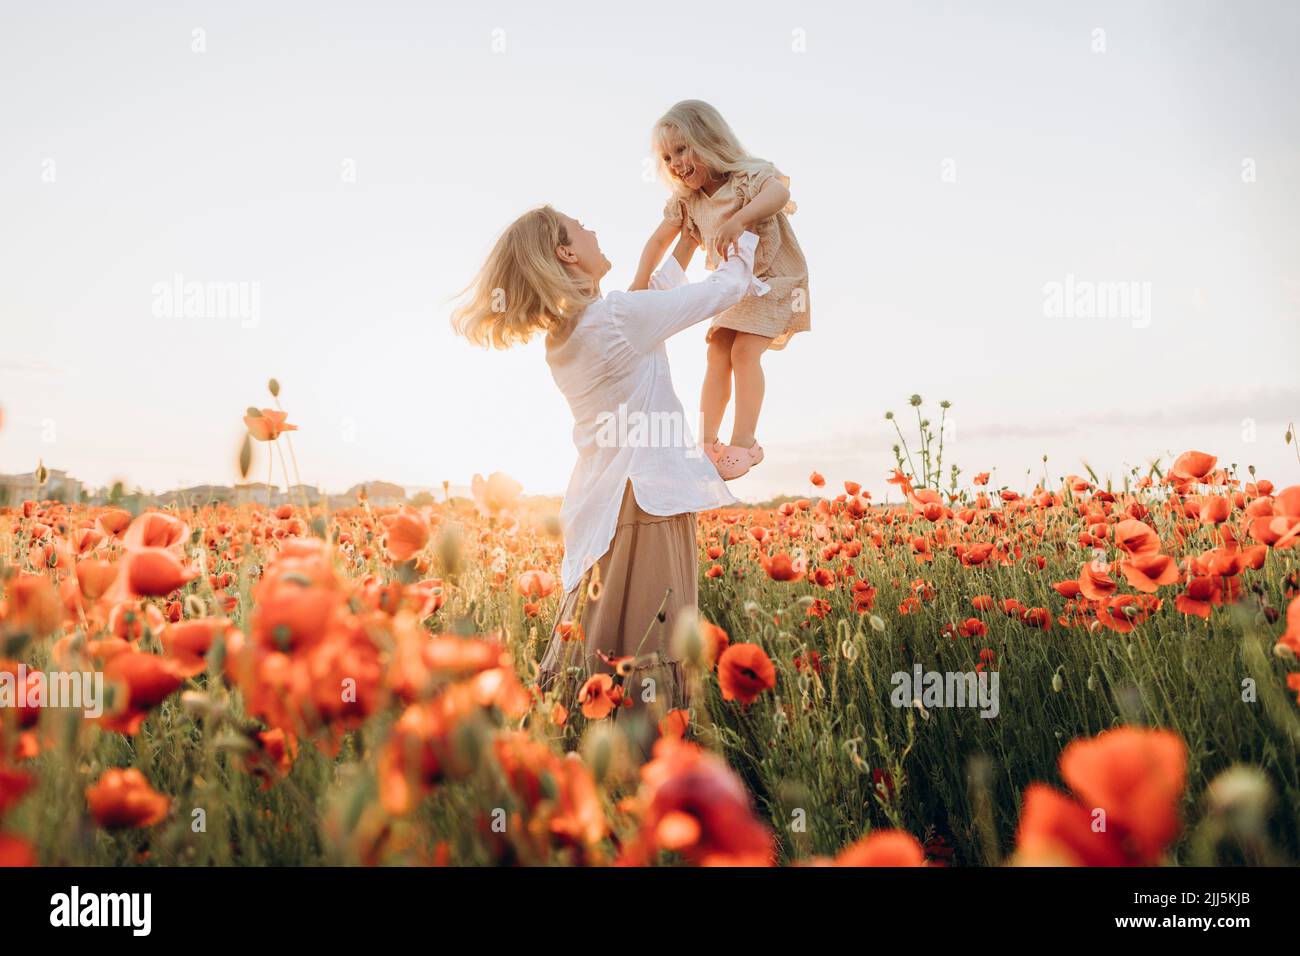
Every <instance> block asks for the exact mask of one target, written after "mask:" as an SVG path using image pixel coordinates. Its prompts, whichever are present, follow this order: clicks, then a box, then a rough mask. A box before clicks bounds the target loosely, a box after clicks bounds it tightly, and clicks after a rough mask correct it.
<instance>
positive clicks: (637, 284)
mask: <svg viewBox="0 0 1300 956" xmlns="http://www.w3.org/2000/svg"><path fill="white" fill-rule="evenodd" d="M681 231H682V229H681V226H680V225H679V224H678V223H675V222H672V221H671V220H668V219H665V220H664V221H663V222H661V223H659V225H658V226H657V227H656V228H655V231H654V232H652V233H651V234H650V238H649V240H647V242H646V244H645V249H644V250H643V251H642V252H641V262H640V264H639V265H638V266H637V267H636V276H635V277H634V278H633V279H632V284H631V285H630V286H628V287H627V291H628V292H637V291H640V290H641V289H647V288H649V287H650V273H652V272H654V270H655V266H657V265H659V263H660V262H661V261H662V260H663V257H664V253H665V252H667V251H668V246H669V244H670V243H671V242H672V241H673V238H674V237H675V236H676V235H677V234H678V233H679V232H681ZM679 248H680V247H679ZM677 261H678V262H680V261H681V257H680V256H679V257H678V260H677ZM686 261H687V262H689V261H690V259H689V258H688V259H687V260H686ZM683 268H685V266H683Z"/></svg>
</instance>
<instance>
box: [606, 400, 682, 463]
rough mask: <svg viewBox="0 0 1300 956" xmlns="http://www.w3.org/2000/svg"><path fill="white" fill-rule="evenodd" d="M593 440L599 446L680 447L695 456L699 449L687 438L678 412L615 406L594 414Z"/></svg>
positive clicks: (620, 404)
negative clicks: (630, 409)
mask: <svg viewBox="0 0 1300 956" xmlns="http://www.w3.org/2000/svg"><path fill="white" fill-rule="evenodd" d="M596 444H597V445H598V446H600V447H601V448H683V449H685V450H686V457H688V458H699V457H700V456H701V455H702V454H703V451H701V449H700V446H699V445H697V444H696V443H695V440H694V439H693V438H691V432H690V429H689V428H688V427H687V425H686V415H685V414H684V413H682V412H641V411H628V408H627V404H626V403H623V402H620V403H619V406H618V410H617V411H614V412H601V413H600V414H599V415H597V416H596Z"/></svg>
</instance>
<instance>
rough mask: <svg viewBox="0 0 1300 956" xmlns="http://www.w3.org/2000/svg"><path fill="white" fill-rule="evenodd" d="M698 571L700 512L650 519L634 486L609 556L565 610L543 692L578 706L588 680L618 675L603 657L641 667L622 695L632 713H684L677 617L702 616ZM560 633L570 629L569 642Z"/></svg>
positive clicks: (626, 494)
mask: <svg viewBox="0 0 1300 956" xmlns="http://www.w3.org/2000/svg"><path fill="white" fill-rule="evenodd" d="M698 571H699V566H698V557H697V551H696V543H695V514H694V512H686V513H683V514H677V515H669V516H661V515H652V514H648V513H646V512H645V511H642V510H641V508H640V506H639V505H638V504H637V502H636V497H635V496H634V495H633V493H632V482H631V481H630V480H629V481H628V483H627V486H626V487H625V489H624V491H623V501H622V504H621V505H620V507H619V513H618V526H617V528H616V530H615V532H614V539H613V540H612V541H611V542H610V545H609V550H608V551H606V552H605V553H604V554H603V555H602V556H601V557H600V559H599V560H598V561H597V562H596V563H595V564H594V565H593V566H592V568H591V569H590V570H588V571H587V573H586V574H585V575H583V577H582V580H581V581H579V582H578V586H577V587H575V588H574V589H573V590H572V591H570V592H568V593H567V594H566V595H565V597H564V601H563V603H562V604H561V606H560V611H559V614H558V615H557V616H556V621H555V626H554V627H553V628H552V629H551V641H550V645H549V646H548V647H547V649H546V653H545V654H544V655H543V657H542V661H541V664H540V665H539V671H540V675H539V684H540V686H541V687H542V689H543V690H550V689H556V690H558V691H560V692H561V694H562V696H563V697H565V698H568V699H566V700H565V701H564V702H565V703H566V704H571V703H572V700H571V699H572V698H573V697H574V696H575V695H576V694H577V691H578V689H579V688H581V686H582V684H583V683H584V682H585V681H586V679H587V678H588V677H589V676H591V675H592V674H613V673H614V670H613V669H612V668H611V667H610V666H609V665H607V664H606V663H605V662H604V661H602V660H601V659H600V655H601V654H603V655H604V656H605V657H610V658H613V657H630V658H634V659H635V660H634V661H633V662H632V663H631V664H629V665H626V666H625V668H624V670H625V675H624V679H623V688H624V693H625V694H626V695H628V696H630V697H631V698H632V701H633V703H632V708H631V709H632V710H641V709H648V710H649V711H650V712H651V713H652V714H653V715H654V716H655V718H656V719H657V718H658V717H661V716H662V715H663V714H664V713H666V712H667V711H668V710H670V709H675V708H685V707H686V706H687V701H686V687H685V684H684V682H683V679H682V671H681V666H680V662H678V661H676V660H674V659H673V657H672V653H671V650H670V642H671V639H672V632H673V624H674V622H675V621H676V620H677V616H678V614H680V613H681V612H682V611H683V610H684V609H690V610H691V611H694V610H695V608H696V601H697V599H698V588H699V579H698ZM593 581H594V582H598V584H597V586H596V587H592V585H593ZM575 623H576V624H578V625H580V628H581V631H580V634H581V636H578V635H579V631H578V629H577V628H573V627H572V626H571V625H573V624H575ZM561 625H570V627H569V628H567V630H568V639H567V640H566V638H565V634H564V629H562V628H561ZM647 705H648V706H647Z"/></svg>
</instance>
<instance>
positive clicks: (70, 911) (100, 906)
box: [50, 886, 153, 936]
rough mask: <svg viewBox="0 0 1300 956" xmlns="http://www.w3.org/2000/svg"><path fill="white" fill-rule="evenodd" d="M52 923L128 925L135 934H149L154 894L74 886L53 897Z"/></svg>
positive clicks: (51, 900) (60, 925) (51, 904)
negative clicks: (91, 890) (85, 890)
mask: <svg viewBox="0 0 1300 956" xmlns="http://www.w3.org/2000/svg"><path fill="white" fill-rule="evenodd" d="M50 925H51V926H59V927H73V926H127V927H130V929H131V934H132V935H133V936H148V935H149V932H150V930H151V929H152V928H153V894H152V893H86V894H83V893H82V892H81V888H80V887H77V886H74V887H72V890H71V892H69V893H55V894H54V895H53V896H51V897H50Z"/></svg>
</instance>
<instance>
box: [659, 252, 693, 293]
mask: <svg viewBox="0 0 1300 956" xmlns="http://www.w3.org/2000/svg"><path fill="white" fill-rule="evenodd" d="M681 285H686V273H685V272H683V271H682V264H681V263H680V262H678V261H677V257H676V256H671V255H670V256H669V257H668V258H667V259H666V260H664V264H663V265H661V266H660V267H659V270H658V271H657V272H656V273H655V274H654V275H652V276H651V277H650V288H652V289H661V290H666V289H676V288H677V287H678V286H681Z"/></svg>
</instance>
